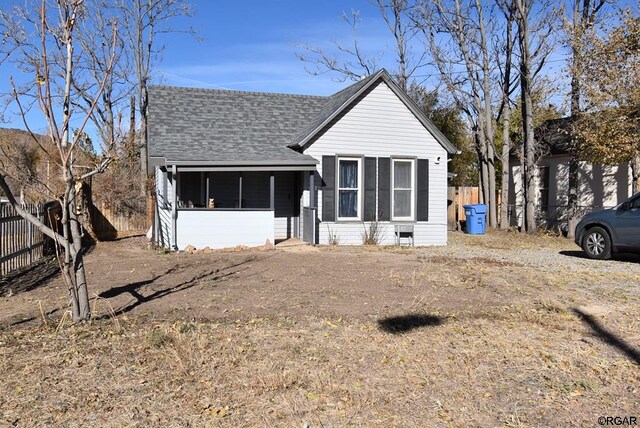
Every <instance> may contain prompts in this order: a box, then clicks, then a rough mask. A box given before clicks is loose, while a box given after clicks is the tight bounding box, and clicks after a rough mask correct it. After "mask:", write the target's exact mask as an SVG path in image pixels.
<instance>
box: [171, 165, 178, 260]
mask: <svg viewBox="0 0 640 428" xmlns="http://www.w3.org/2000/svg"><path fill="white" fill-rule="evenodd" d="M177 176H178V167H177V166H175V165H172V166H171V186H172V187H173V189H172V190H173V192H172V193H173V195H172V196H173V198H172V199H173V201H172V202H171V244H172V246H173V248H174V249H175V250H177V249H178V230H177V229H178V221H177V219H178V186H177V182H178V177H177Z"/></svg>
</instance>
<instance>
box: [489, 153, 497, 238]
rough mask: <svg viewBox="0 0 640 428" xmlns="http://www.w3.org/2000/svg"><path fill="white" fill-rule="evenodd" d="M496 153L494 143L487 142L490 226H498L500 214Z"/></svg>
mask: <svg viewBox="0 0 640 428" xmlns="http://www.w3.org/2000/svg"><path fill="white" fill-rule="evenodd" d="M495 157H496V155H495V153H494V150H493V144H492V143H491V142H489V143H488V144H487V171H488V177H487V179H488V183H487V193H488V194H489V198H488V200H489V207H488V208H489V226H490V227H493V228H495V227H497V226H498V216H497V208H498V204H497V201H496V196H497V193H496V163H495Z"/></svg>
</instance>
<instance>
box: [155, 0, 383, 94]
mask: <svg viewBox="0 0 640 428" xmlns="http://www.w3.org/2000/svg"><path fill="white" fill-rule="evenodd" d="M192 4H193V6H194V9H195V12H196V13H195V16H194V17H193V18H191V19H190V20H189V22H190V23H191V24H192V26H193V27H194V28H195V30H196V31H197V32H198V33H199V34H200V36H201V37H202V39H203V40H202V41H200V42H196V41H194V40H193V39H192V38H189V37H187V36H184V35H179V36H173V37H172V40H169V41H168V49H167V51H166V53H165V55H164V58H163V62H162V64H161V65H160V66H159V67H158V74H157V76H156V77H157V78H158V79H162V80H163V81H164V82H166V83H168V84H173V85H187V86H201V87H212V88H228V89H242V90H258V91H275V92H292V93H305V94H318V95H327V94H330V93H332V92H335V91H336V90H338V89H340V88H342V87H344V86H345V83H338V82H336V81H335V76H333V78H332V76H330V75H323V76H312V75H310V74H308V73H306V72H305V69H304V64H303V63H302V62H301V61H300V60H298V59H297V58H296V56H295V52H296V51H302V49H299V48H297V47H296V44H298V43H308V44H310V45H314V46H326V47H330V44H329V43H328V42H330V41H331V40H332V39H337V40H343V41H344V42H349V40H350V39H351V31H350V28H349V26H348V25H347V24H345V23H343V22H342V21H341V20H340V15H341V13H342V11H345V12H347V13H350V12H351V10H352V9H356V10H360V11H361V17H362V23H361V33H362V34H361V35H360V40H361V42H362V45H363V47H364V48H365V49H366V50H368V51H370V52H373V53H379V52H380V51H383V50H388V49H387V48H389V47H390V45H389V44H390V42H391V39H390V35H389V34H388V30H387V29H386V27H385V24H384V23H383V21H382V19H381V18H380V16H379V13H378V11H377V10H376V9H375V8H374V7H373V6H371V4H370V3H369V2H368V1H367V0H348V1H344V0H322V1H305V0H297V1H296V0H272V1H241V2H229V1H210V0H196V1H193V2H192ZM388 59H389V60H390V61H391V60H392V58H391V56H389V58H388ZM388 65H389V66H390V65H391V64H388Z"/></svg>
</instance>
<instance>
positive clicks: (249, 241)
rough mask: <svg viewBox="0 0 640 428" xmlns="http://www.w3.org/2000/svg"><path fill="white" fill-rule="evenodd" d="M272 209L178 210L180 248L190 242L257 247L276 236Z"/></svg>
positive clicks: (207, 245) (193, 243)
mask: <svg viewBox="0 0 640 428" xmlns="http://www.w3.org/2000/svg"><path fill="white" fill-rule="evenodd" d="M274 225H275V222H274V214H273V211H271V210H259V211H250V210H229V211H217V210H178V218H177V224H176V226H177V227H176V229H177V236H176V241H177V244H178V249H179V250H183V249H184V248H185V247H186V246H187V245H193V246H194V247H196V248H198V249H200V248H204V247H209V248H227V247H235V246H237V245H245V246H247V247H257V246H260V245H264V243H265V242H266V240H267V239H268V240H269V241H270V242H271V243H273V242H274V237H275V227H274Z"/></svg>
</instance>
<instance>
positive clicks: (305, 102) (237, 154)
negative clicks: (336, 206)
mask: <svg viewBox="0 0 640 428" xmlns="http://www.w3.org/2000/svg"><path fill="white" fill-rule="evenodd" d="M327 100H328V97H319V96H308V95H289V94H275V93H259V92H241V91H227V90H210V89H196V88H180V87H168V86H151V87H150V88H149V156H151V157H164V158H165V159H166V160H167V161H169V162H197V161H203V162H211V161H218V162H234V161H239V162H251V161H256V162H261V163H268V162H270V161H272V162H275V163H280V162H282V161H289V162H296V161H299V162H300V163H307V164H308V163H315V161H313V158H311V157H310V156H307V155H303V154H301V153H298V152H296V151H294V150H292V149H290V148H288V147H287V146H288V145H289V144H291V143H292V141H293V139H294V136H295V135H296V134H297V133H298V131H299V130H300V129H302V128H304V127H305V126H307V124H308V123H309V122H310V121H312V120H313V118H314V117H316V116H317V115H318V114H319V113H320V112H321V110H322V108H323V107H324V106H325V104H326V103H327Z"/></svg>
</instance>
